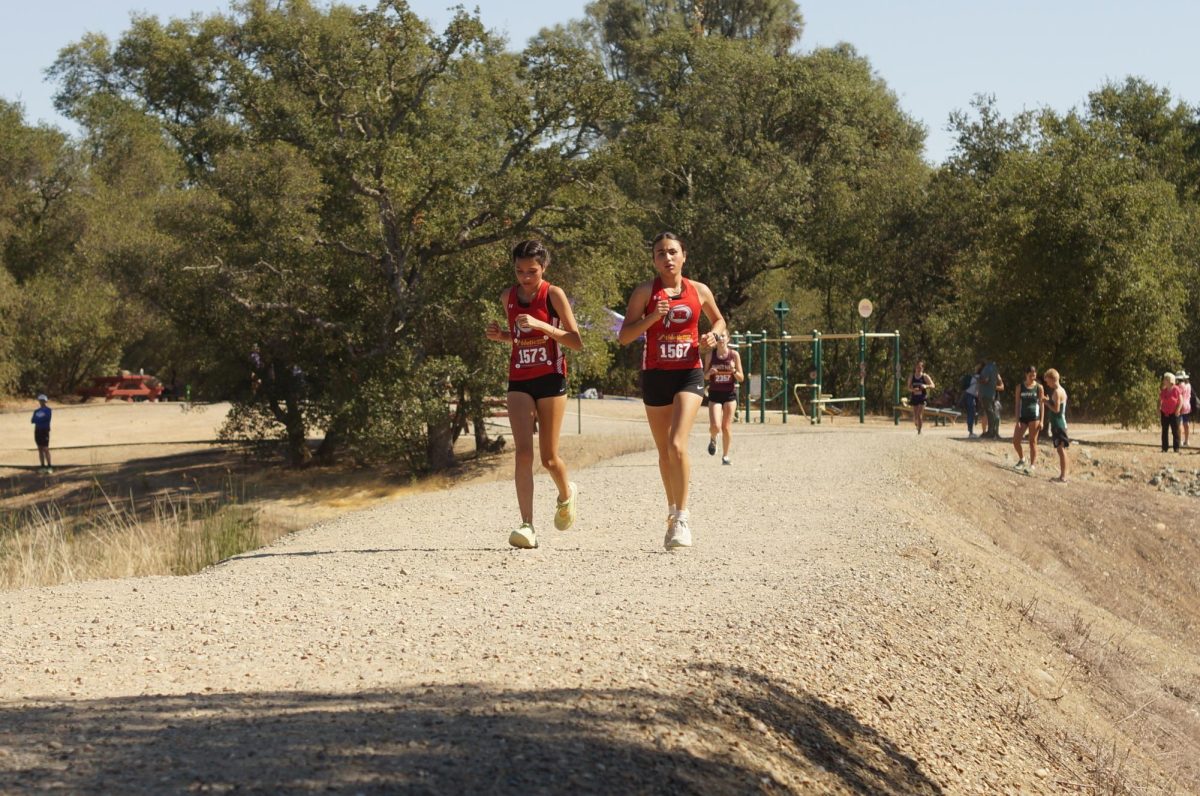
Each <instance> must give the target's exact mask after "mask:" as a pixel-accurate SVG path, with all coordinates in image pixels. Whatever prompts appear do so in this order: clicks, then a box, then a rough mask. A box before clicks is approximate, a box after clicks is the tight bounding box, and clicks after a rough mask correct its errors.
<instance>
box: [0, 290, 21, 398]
mask: <svg viewBox="0 0 1200 796" xmlns="http://www.w3.org/2000/svg"><path fill="white" fill-rule="evenodd" d="M20 307H21V296H20V292H19V290H18V289H17V284H16V282H15V281H13V278H12V277H11V276H9V274H8V271H6V270H4V269H2V268H0V395H6V394H9V393H11V392H12V391H13V390H15V389H16V386H17V377H18V375H19V373H20V367H19V365H18V362H17V352H18V350H19V343H20V325H19V321H18V312H19V310H20Z"/></svg>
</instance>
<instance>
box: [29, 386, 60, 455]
mask: <svg viewBox="0 0 1200 796" xmlns="http://www.w3.org/2000/svg"><path fill="white" fill-rule="evenodd" d="M37 400H38V408H37V409H35V410H34V411H33V418H32V419H30V421H29V422H30V423H32V424H33V442H34V444H35V445H37V450H38V470H40V471H41V472H43V473H53V472H54V469H53V468H52V467H51V466H50V417H51V415H52V414H53V412H52V411H51V409H50V407H48V406H46V400H47V399H46V396H45V395H39V396H38V397H37Z"/></svg>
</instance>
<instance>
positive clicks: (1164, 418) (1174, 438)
mask: <svg viewBox="0 0 1200 796" xmlns="http://www.w3.org/2000/svg"><path fill="white" fill-rule="evenodd" d="M1158 413H1159V420H1160V422H1161V425H1162V452H1163V453H1166V452H1167V431H1168V430H1169V431H1170V432H1171V443H1172V446H1173V447H1174V449H1175V452H1176V453H1179V425H1180V421H1179V418H1180V417H1181V416H1182V415H1183V395H1182V393H1181V392H1180V390H1179V385H1177V384H1176V383H1175V374H1174V373H1169V372H1168V373H1164V374H1163V377H1162V389H1161V390H1160V391H1159V393H1158Z"/></svg>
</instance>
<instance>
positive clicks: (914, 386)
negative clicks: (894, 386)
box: [908, 360, 936, 434]
mask: <svg viewBox="0 0 1200 796" xmlns="http://www.w3.org/2000/svg"><path fill="white" fill-rule="evenodd" d="M935 386H936V385H935V384H934V383H933V378H932V377H930V375H929V374H928V373H926V372H925V363H924V362H923V361H921V360H917V366H916V367H915V368H914V369H913V373H912V378H910V379H909V380H908V402H909V403H910V404H912V410H913V423H914V424H915V425H916V427H917V433H918V434H920V433H921V428H922V427H923V426H924V425H925V402H926V401H928V400H929V391H930V390H932V389H933V388H934V387H935Z"/></svg>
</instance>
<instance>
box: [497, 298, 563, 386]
mask: <svg viewBox="0 0 1200 796" xmlns="http://www.w3.org/2000/svg"><path fill="white" fill-rule="evenodd" d="M519 292H520V287H518V286H516V285H514V286H513V287H512V289H511V290H509V291H508V306H507V310H508V331H509V333H511V334H512V354H511V355H510V356H509V358H508V380H509V381H525V380H527V379H536V378H540V377H542V376H549V375H551V374H554V373H557V374H559V375H561V376H566V375H567V359H566V357H565V356H563V352H562V348H561V347H560V346H559V345H558V342H557V341H555V340H554V339H553V338H551V337H550V336H549V335H547V334H546V333H544V332H540V331H538V330H537V329H532V330H530V331H528V332H526V331H523V330H522V329H521V327H520V326H518V325H517V316H518V315H524V314H528V315H529V316H530V317H531V318H536V319H538V320H539V321H542V322H544V323H548V324H550V325H551V326H554V327H555V328H556V329H561V328H562V322H561V321H560V320H559V318H558V313H556V312H555V311H554V307H553V306H552V305H551V304H550V283H549V282H546V281H545V280H543V281H542V284H541V285H540V286H539V287H538V292H537V295H535V296H534V297H533V299H532V300H531V301H530V302H529V304H528V305H523V304H521V302H520V300H519V295H518V294H519Z"/></svg>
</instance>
